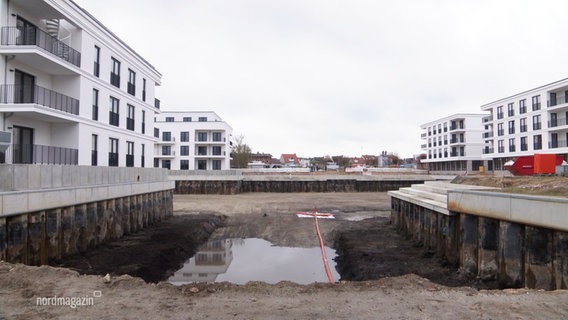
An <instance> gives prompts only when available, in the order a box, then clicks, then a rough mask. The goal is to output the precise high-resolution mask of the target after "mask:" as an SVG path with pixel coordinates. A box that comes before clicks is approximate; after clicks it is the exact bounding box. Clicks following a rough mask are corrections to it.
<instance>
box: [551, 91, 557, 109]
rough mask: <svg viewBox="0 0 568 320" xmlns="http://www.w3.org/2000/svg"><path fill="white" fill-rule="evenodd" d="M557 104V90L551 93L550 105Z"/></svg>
mask: <svg viewBox="0 0 568 320" xmlns="http://www.w3.org/2000/svg"><path fill="white" fill-rule="evenodd" d="M556 104H557V101H556V92H551V93H550V106H551V107H553V106H555V105H556Z"/></svg>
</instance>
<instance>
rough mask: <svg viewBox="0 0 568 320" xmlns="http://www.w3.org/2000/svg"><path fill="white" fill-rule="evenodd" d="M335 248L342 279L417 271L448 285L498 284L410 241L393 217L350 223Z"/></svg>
mask: <svg viewBox="0 0 568 320" xmlns="http://www.w3.org/2000/svg"><path fill="white" fill-rule="evenodd" d="M334 247H335V249H336V251H337V254H338V256H337V258H336V262H337V269H338V270H337V271H338V272H339V274H341V278H342V280H348V281H364V280H378V279H381V278H385V277H395V276H402V275H406V274H416V275H419V276H421V277H423V278H427V279H429V280H430V281H431V282H434V283H437V284H440V285H444V286H448V287H459V286H471V287H475V288H478V289H494V288H497V284H496V283H493V282H481V281H479V280H478V279H475V278H467V277H464V276H463V275H462V274H460V273H459V272H458V269H457V268H454V267H452V266H450V265H448V264H447V263H446V262H445V261H444V260H442V259H440V258H439V257H437V256H436V255H435V253H434V251H428V250H426V249H425V248H424V247H422V246H420V245H419V244H417V243H414V242H413V241H411V240H407V239H406V238H405V237H404V236H402V235H400V234H398V233H397V232H396V230H395V229H394V227H392V225H391V222H390V218H386V217H376V218H372V219H366V220H365V223H364V224H355V225H351V226H350V227H349V228H348V229H346V230H343V231H340V232H338V233H337V235H336V237H335V244H334Z"/></svg>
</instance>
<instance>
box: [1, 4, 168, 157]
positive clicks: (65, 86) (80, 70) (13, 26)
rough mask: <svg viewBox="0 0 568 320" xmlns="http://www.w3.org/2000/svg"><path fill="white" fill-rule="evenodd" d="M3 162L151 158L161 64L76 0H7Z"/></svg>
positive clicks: (3, 47) (3, 8)
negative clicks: (158, 66) (157, 65)
mask: <svg viewBox="0 0 568 320" xmlns="http://www.w3.org/2000/svg"><path fill="white" fill-rule="evenodd" d="M0 23H1V27H2V30H1V39H0V40H1V42H0V54H1V57H2V58H1V59H0V74H1V76H0V162H6V163H34V164H70V165H97V166H121V167H122V166H135V167H150V166H152V159H153V156H154V154H153V152H154V150H153V149H154V143H155V142H156V141H157V139H155V138H154V134H153V129H154V115H155V114H156V113H158V112H159V107H160V106H159V100H157V99H156V98H155V87H156V86H158V85H160V82H161V74H160V73H159V72H158V71H157V70H156V69H155V68H154V67H153V66H152V65H151V64H149V63H148V62H147V61H146V60H145V59H144V58H143V57H141V56H140V55H138V54H137V53H136V52H134V51H133V50H132V49H131V48H130V47H129V46H128V45H127V44H125V43H124V42H123V41H121V40H120V39H119V38H117V37H116V35H114V34H113V33H112V32H111V31H110V30H108V29H107V28H106V27H105V26H104V25H102V24H101V23H100V22H99V21H97V20H96V19H95V18H94V17H93V16H91V15H90V14H89V13H88V12H86V11H85V10H84V9H82V8H80V7H79V6H78V5H77V4H75V3H74V2H73V1H69V0H0Z"/></svg>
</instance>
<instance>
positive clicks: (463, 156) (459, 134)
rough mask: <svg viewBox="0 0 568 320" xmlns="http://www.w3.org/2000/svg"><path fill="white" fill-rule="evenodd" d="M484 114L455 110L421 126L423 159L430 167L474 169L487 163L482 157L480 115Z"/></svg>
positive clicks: (482, 143)
mask: <svg viewBox="0 0 568 320" xmlns="http://www.w3.org/2000/svg"><path fill="white" fill-rule="evenodd" d="M485 116H486V114H465V113H458V114H454V115H451V116H448V117H445V118H441V119H438V120H435V121H431V122H428V123H425V124H423V125H421V126H420V129H421V130H422V132H421V135H420V137H421V139H422V140H423V143H422V145H421V149H422V150H423V152H424V153H425V154H426V159H423V160H422V162H423V163H426V164H428V168H429V170H431V171H452V172H455V171H468V172H471V171H477V170H479V167H481V166H484V168H485V166H486V165H487V163H486V162H484V160H483V158H482V150H483V147H484V141H483V132H484V127H483V124H482V119H483V117H485Z"/></svg>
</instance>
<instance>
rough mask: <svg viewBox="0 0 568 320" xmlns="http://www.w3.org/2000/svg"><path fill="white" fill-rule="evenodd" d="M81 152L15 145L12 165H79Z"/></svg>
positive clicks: (36, 145)
mask: <svg viewBox="0 0 568 320" xmlns="http://www.w3.org/2000/svg"><path fill="white" fill-rule="evenodd" d="M78 161H79V150H77V149H70V148H62V147H53V146H44V145H39V144H34V145H29V144H23V145H22V144H13V145H12V163H26V164H63V165H77V164H78Z"/></svg>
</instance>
